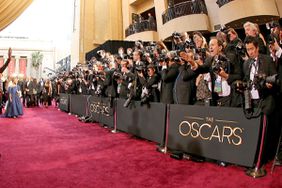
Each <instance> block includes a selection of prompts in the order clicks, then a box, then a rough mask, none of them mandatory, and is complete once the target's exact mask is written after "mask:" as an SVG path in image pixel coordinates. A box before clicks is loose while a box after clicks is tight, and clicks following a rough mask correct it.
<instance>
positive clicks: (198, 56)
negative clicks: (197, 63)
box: [195, 48, 207, 61]
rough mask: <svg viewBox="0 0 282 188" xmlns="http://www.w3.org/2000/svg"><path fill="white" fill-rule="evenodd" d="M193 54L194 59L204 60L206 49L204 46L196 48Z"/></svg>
mask: <svg viewBox="0 0 282 188" xmlns="http://www.w3.org/2000/svg"><path fill="white" fill-rule="evenodd" d="M195 54H196V55H195V58H196V59H195V60H198V59H202V60H203V61H204V60H205V59H206V57H207V50H206V48H196V49H195Z"/></svg>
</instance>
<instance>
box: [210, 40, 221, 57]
mask: <svg viewBox="0 0 282 188" xmlns="http://www.w3.org/2000/svg"><path fill="white" fill-rule="evenodd" d="M223 48H224V46H223V42H222V41H221V40H219V39H218V38H216V37H212V38H211V40H210V43H209V52H210V55H211V56H212V57H214V56H216V55H219V54H220V53H221V52H222V51H223Z"/></svg>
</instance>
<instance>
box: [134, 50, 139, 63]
mask: <svg viewBox="0 0 282 188" xmlns="http://www.w3.org/2000/svg"><path fill="white" fill-rule="evenodd" d="M140 60H141V51H139V50H135V51H134V52H133V61H140Z"/></svg>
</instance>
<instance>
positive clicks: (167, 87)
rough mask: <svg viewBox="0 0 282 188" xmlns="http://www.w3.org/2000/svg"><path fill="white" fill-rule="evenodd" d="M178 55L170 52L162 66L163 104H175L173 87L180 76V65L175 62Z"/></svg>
mask: <svg viewBox="0 0 282 188" xmlns="http://www.w3.org/2000/svg"><path fill="white" fill-rule="evenodd" d="M176 56H177V54H176V53H175V52H168V53H167V57H166V59H165V61H164V62H163V63H162V64H161V66H162V71H161V81H162V84H161V98H160V101H161V103H165V104H173V102H174V100H173V87H174V83H175V80H176V78H177V76H178V74H179V70H178V68H179V65H178V64H177V63H176V62H175V61H174V60H175V59H174V58H175V57H176Z"/></svg>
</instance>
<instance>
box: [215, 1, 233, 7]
mask: <svg viewBox="0 0 282 188" xmlns="http://www.w3.org/2000/svg"><path fill="white" fill-rule="evenodd" d="M232 1H234V0H217V1H216V4H217V5H218V6H219V8H220V7H222V6H223V5H226V4H227V3H230V2H232Z"/></svg>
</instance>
